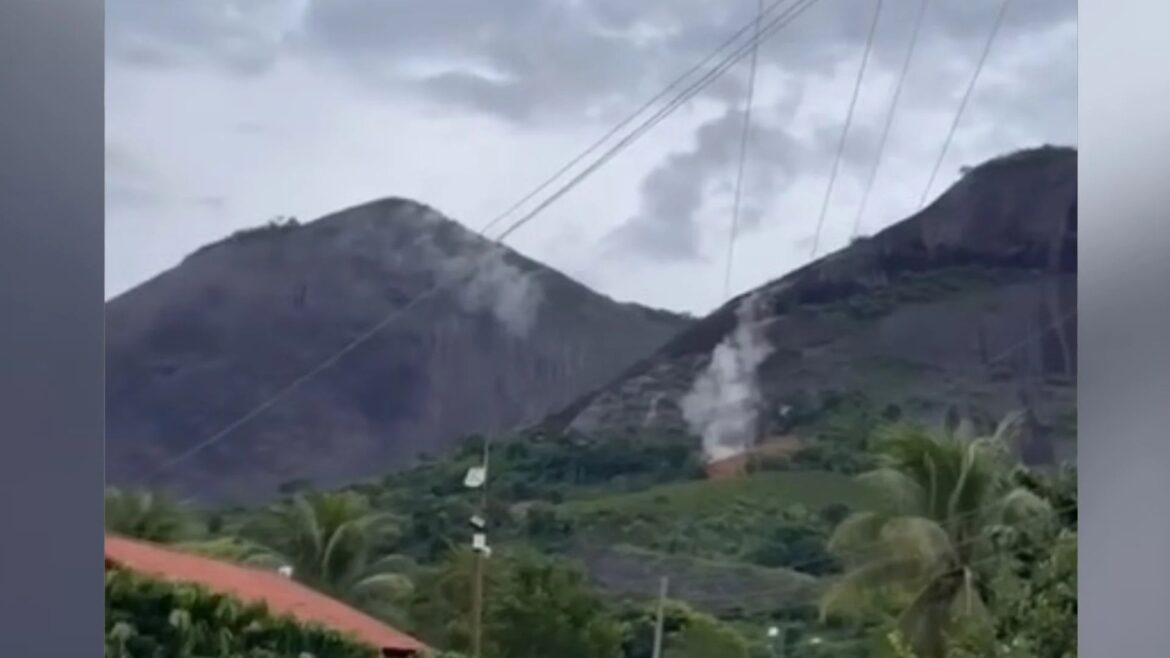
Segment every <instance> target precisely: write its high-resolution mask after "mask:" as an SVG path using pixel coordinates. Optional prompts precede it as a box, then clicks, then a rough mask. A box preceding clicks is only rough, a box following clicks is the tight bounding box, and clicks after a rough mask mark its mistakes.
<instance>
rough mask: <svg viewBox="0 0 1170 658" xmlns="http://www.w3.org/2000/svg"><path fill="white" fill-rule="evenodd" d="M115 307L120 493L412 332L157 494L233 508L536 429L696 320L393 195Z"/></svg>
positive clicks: (111, 465)
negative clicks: (602, 288) (292, 484)
mask: <svg viewBox="0 0 1170 658" xmlns="http://www.w3.org/2000/svg"><path fill="white" fill-rule="evenodd" d="M436 287H437V288H438V292H433V293H432V291H433V289H435V288H436ZM424 296H425V299H422V300H421V301H420V298H423V297H424ZM408 307H409V308H410V312H408V313H407V312H402V311H403V310H404V309H406V308H408ZM106 308H107V337H108V340H107V363H108V388H107V414H108V436H109V439H108V445H107V450H108V456H107V467H108V473H109V475H110V480H111V482H112V483H115V484H118V483H121V484H135V483H139V482H140V481H141V478H142V477H144V474H145V473H148V472H150V471H152V470H153V467H155V466H157V465H158V464H160V463H165V462H166V461H168V460H169V459H170V458H173V457H174V456H175V455H177V454H180V453H182V452H183V451H184V450H186V449H188V448H189V447H190V446H191V445H194V444H195V442H196V441H198V440H202V439H204V438H205V437H207V436H211V435H212V434H213V433H215V432H218V431H220V430H222V429H223V428H224V427H227V426H228V425H229V424H230V423H231V422H233V421H235V420H236V419H238V418H239V417H241V416H243V415H244V414H245V413H247V412H248V411H249V410H251V409H252V408H254V407H255V405H257V404H261V403H262V402H263V401H264V400H266V399H267V398H268V396H271V395H273V394H274V393H276V392H278V391H279V390H280V389H281V388H282V387H284V386H285V385H286V384H287V383H288V382H292V381H295V380H296V379H297V378H298V377H300V376H302V375H303V374H304V373H305V372H308V371H310V370H311V369H313V368H315V367H316V366H317V365H318V364H320V363H322V362H323V361H325V360H326V359H328V358H330V357H331V356H332V355H334V354H335V353H336V352H337V351H338V350H339V349H341V348H342V347H344V346H345V345H347V344H348V343H350V342H351V341H353V340H355V339H357V338H359V337H360V336H362V335H363V334H364V333H366V332H367V331H369V329H370V327H372V326H374V325H375V324H377V323H378V322H380V321H382V320H383V319H384V318H387V317H390V316H394V315H395V314H399V315H400V317H398V318H397V319H396V320H395V321H393V322H391V323H390V325H389V326H387V327H386V328H385V329H384V330H383V331H382V332H381V333H379V334H378V335H377V336H374V337H373V338H371V339H370V340H368V341H366V343H365V344H363V345H361V346H360V347H358V348H356V349H353V350H352V352H351V353H350V354H347V355H346V356H345V358H344V359H342V360H341V361H339V362H338V363H335V364H333V366H332V367H330V368H329V369H328V370H326V371H324V372H322V373H321V374H320V376H318V377H316V378H315V379H314V380H313V381H310V382H307V383H305V384H304V385H303V386H301V387H300V388H299V389H297V390H296V391H294V392H292V393H290V394H289V398H290V399H287V400H284V401H282V402H281V403H280V404H277V405H274V406H273V408H271V409H269V410H267V411H266V412H265V413H264V414H263V415H262V416H259V417H257V418H255V419H253V420H251V421H249V423H248V424H247V425H245V426H242V427H240V428H239V429H237V430H235V431H234V432H233V435H232V436H231V437H228V438H225V439H224V440H223V441H221V442H220V444H219V445H216V446H214V447H211V448H209V449H207V450H206V451H204V452H201V453H200V454H199V455H198V456H195V457H192V458H191V459H190V460H189V463H187V464H184V465H183V468H181V469H176V471H175V472H174V473H172V474H170V475H168V476H167V477H166V478H165V480H164V482H165V483H167V484H169V485H172V486H174V487H175V488H178V489H180V490H182V491H183V492H184V493H186V494H188V495H192V496H194V497H196V498H205V497H210V498H216V499H219V498H224V499H231V500H252V499H256V498H258V497H263V496H265V495H270V494H271V493H272V492H273V491H274V490H275V488H276V487H277V486H278V484H279V483H280V482H281V481H285V480H290V479H310V480H315V481H320V482H323V483H329V482H340V481H344V480H347V479H352V478H355V477H361V476H367V475H370V474H373V473H375V472H378V471H385V470H389V469H392V468H394V467H396V466H399V465H402V464H404V463H409V462H410V461H411V460H413V459H416V458H417V456H418V455H419V454H422V453H428V452H432V453H433V452H436V451H440V450H443V449H444V448H445V446H447V445H449V444H450V442H451V441H454V440H455V439H457V438H458V437H459V436H462V435H465V434H471V433H480V432H498V431H505V430H507V429H508V428H510V427H513V426H516V425H522V424H524V423H526V422H532V421H534V420H537V419H539V418H540V417H541V416H542V415H543V414H545V413H547V412H548V411H550V410H551V409H552V408H555V407H557V406H560V405H562V404H564V403H567V402H568V401H569V400H571V399H572V398H574V397H575V396H576V395H577V394H579V393H580V392H582V391H583V390H585V389H586V388H589V387H593V386H596V385H599V384H600V383H601V382H602V381H604V380H606V379H608V378H609V377H611V376H612V375H613V374H614V373H616V372H617V370H619V369H620V368H621V367H624V366H625V365H628V363H629V362H631V361H632V360H633V359H634V358H637V357H639V356H641V355H642V354H644V353H645V351H647V350H649V349H650V348H652V347H656V346H657V345H658V344H660V343H661V342H662V341H664V340H666V339H667V338H668V337H669V336H670V335H673V333H675V331H676V330H677V329H678V328H680V327H681V326H683V325H684V324H685V323H687V322H688V320H687V319H686V318H684V317H682V316H678V315H675V314H672V313H670V312H668V311H661V310H657V309H651V308H648V307H644V306H641V305H637V304H630V303H620V302H617V301H614V300H612V299H611V298H609V297H606V296H604V295H602V294H600V293H598V292H596V291H593V290H590V289H589V288H587V287H585V286H583V285H581V284H579V283H577V282H575V281H573V280H572V279H571V278H569V277H567V276H565V275H564V274H562V273H560V272H558V271H555V270H553V269H551V268H548V267H545V266H543V265H541V264H540V263H538V262H536V261H534V260H531V259H529V258H527V257H525V256H523V255H521V254H519V253H518V252H515V251H514V250H511V249H508V248H507V247H500V246H497V245H494V244H493V243H491V242H489V241H488V240H486V239H484V238H482V237H480V236H478V235H475V234H473V233H471V232H470V231H468V230H467V229H465V228H463V227H462V226H460V225H459V224H458V223H456V222H454V221H452V220H450V219H448V218H446V217H444V216H442V215H441V214H439V213H438V212H436V211H435V210H434V209H432V208H430V207H428V206H425V205H423V204H419V203H416V202H412V201H409V200H405V199H401V198H396V197H388V198H384V199H379V200H375V201H372V202H367V203H364V204H359V205H355V206H352V207H350V208H347V209H344V210H342V211H338V212H336V213H331V214H329V215H326V216H324V217H322V218H321V219H319V220H316V221H313V222H308V223H305V224H294V223H291V222H290V223H285V224H274V225H269V226H267V227H261V228H259V229H254V230H248V231H243V232H238V233H236V234H234V235H233V236H229V237H228V238H225V239H224V240H220V241H218V242H216V243H212V244H210V245H208V246H206V247H204V248H202V249H199V250H197V251H196V252H194V253H193V254H191V255H190V256H188V257H187V258H186V259H184V260H183V261H182V262H181V263H180V264H179V265H178V266H176V267H175V268H172V269H171V270H168V271H166V272H163V273H161V274H159V275H158V276H156V277H154V278H152V279H151V280H150V281H147V282H145V283H144V284H142V285H140V286H137V287H135V288H133V289H131V290H129V291H127V292H125V293H123V294H121V295H119V296H117V297H115V298H113V299H111V300H110V301H109V302H108V303H107V307H106ZM615 334H616V335H623V337H624V338H626V340H624V341H623V342H621V343H618V342H616V341H612V340H609V339H608V336H610V335H615ZM317 435H320V436H317ZM323 446H325V447H327V446H335V448H334V449H322V448H323ZM341 446H344V449H342V448H341Z"/></svg>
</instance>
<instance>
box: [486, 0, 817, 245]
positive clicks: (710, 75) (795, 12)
mask: <svg viewBox="0 0 1170 658" xmlns="http://www.w3.org/2000/svg"><path fill="white" fill-rule="evenodd" d="M817 2H818V0H797V2H796V3H795V4H794V5H793V6H792V7H790V8H789V9H788V11H786V12H785V13H784V14H782V15H780V16H777V17H775V18H773V19H772V20H770V21H769V22H768V23H766V24H765V26H764V28H763V29H762V30H761V31H760V38H759V39H758V40H763V39H767V38H768V37H769V36H771V35H772V34H775V33H776V32H777V31H779V30H780V29H781V28H783V27H785V26H786V25H788V24H789V23H791V22H792V21H793V20H795V19H796V18H797V17H798V16H800V14H802V13H803V12H804V11H805V10H807V9H808V8H809V7H811V6H812V5H814V4H816V3H817ZM756 41H757V39H753V40H751V41H749V42H748V43H746V44H744V45H742V46H740V47H739V48H737V49H736V50H735V51H734V52H733V53H732V54H731V55H729V56H728V57H726V58H725V59H724V60H722V61H721V62H720V63H719V65H717V66H716V67H715V68H714V69H712V70H710V71H708V72H707V73H706V74H705V75H704V76H703V77H702V78H700V79H699V80H697V81H696V82H694V83H692V84H691V86H690V87H688V88H687V89H686V90H684V91H683V92H682V93H681V94H679V95H678V96H676V97H675V98H674V99H673V100H672V101H671V102H670V103H668V104H667V105H666V106H665V107H663V108H661V109H659V110H658V111H657V112H656V113H655V114H654V115H652V116H651V117H650V118H649V119H647V120H646V121H645V122H643V123H642V125H640V126H638V128H636V129H635V130H634V131H633V132H631V133H630V134H628V135H626V136H625V137H623V138H622V139H621V140H620V141H619V142H618V143H617V144H615V145H614V146H612V147H610V149H609V150H607V151H606V152H605V153H604V154H602V155H601V157H599V158H598V159H597V160H595V161H594V162H593V164H591V165H589V167H587V168H585V169H584V170H583V171H581V172H579V173H578V174H577V175H576V176H574V177H573V178H571V179H570V180H569V182H567V183H565V184H564V185H563V186H561V188H560V189H558V190H557V191H556V192H554V193H553V194H551V195H549V197H547V198H546V199H545V200H544V201H542V202H541V203H540V204H539V205H537V206H536V207H535V208H533V209H532V210H530V211H528V213H526V214H525V215H523V216H522V217H521V218H520V219H518V220H516V221H515V222H513V224H512V225H511V226H510V227H509V228H508V229H507V230H506V231H504V232H503V233H502V234H500V236H499V237H498V238H497V240H502V239H504V238H506V237H507V236H508V235H510V234H511V233H512V232H513V231H515V230H517V229H519V228H520V227H522V226H524V225H525V224H527V223H528V222H529V221H531V220H532V218H534V217H536V216H537V215H538V214H540V213H541V212H543V211H544V210H545V209H546V208H548V207H549V206H551V205H552V204H554V203H556V202H557V201H558V200H560V199H561V198H562V197H563V196H564V195H566V194H568V193H569V192H570V191H572V190H573V188H575V187H576V186H577V185H579V184H580V183H581V181H583V180H585V178H587V177H588V176H589V175H590V174H592V173H593V172H594V171H596V170H597V169H599V168H600V167H602V166H603V165H605V164H606V163H607V162H609V161H610V160H611V159H613V157H614V156H616V155H617V154H619V153H620V152H621V151H623V150H625V149H626V148H627V147H629V145H630V144H632V143H633V142H634V141H636V140H637V139H638V138H640V137H641V136H642V135H644V134H645V133H646V132H648V131H650V130H651V129H653V128H654V127H655V126H657V125H658V124H659V123H661V122H662V120H663V119H665V118H666V117H667V116H669V115H670V114H671V113H673V112H674V111H675V110H677V109H678V108H679V107H681V106H682V105H683V104H685V103H686V102H687V101H689V100H691V99H692V98H694V97H695V96H696V95H698V93H699V92H701V91H702V90H703V89H705V88H706V87H707V85H709V84H711V83H712V82H713V81H714V80H716V79H717V78H719V76H721V75H723V74H724V73H725V72H727V70H728V69H729V68H730V67H731V66H732V65H734V64H735V63H736V62H738V61H739V60H740V59H743V57H744V56H745V55H746V54H747V53H748V52H750V49H751V48H752V47H753V45H754V44H755V42H756Z"/></svg>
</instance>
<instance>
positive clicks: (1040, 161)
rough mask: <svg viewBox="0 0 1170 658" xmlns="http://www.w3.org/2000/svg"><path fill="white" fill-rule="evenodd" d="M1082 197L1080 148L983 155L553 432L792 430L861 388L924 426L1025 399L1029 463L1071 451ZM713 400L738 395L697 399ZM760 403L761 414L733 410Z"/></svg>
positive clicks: (653, 361)
mask: <svg viewBox="0 0 1170 658" xmlns="http://www.w3.org/2000/svg"><path fill="white" fill-rule="evenodd" d="M1076 203H1077V153H1076V151H1075V150H1074V149H1070V148H1059V147H1042V148H1037V149H1029V150H1025V151H1020V152H1017V153H1014V154H1011V155H1008V156H1004V157H1000V158H996V159H993V160H991V161H988V162H986V163H984V164H982V165H980V166H978V167H974V168H972V169H970V170H967V171H966V172H965V173H964V175H963V177H962V178H961V179H960V180H959V181H958V182H957V183H956V184H955V185H954V186H952V187H951V188H950V189H949V190H948V191H947V192H946V193H944V194H943V195H942V196H941V197H939V198H938V199H937V200H936V201H935V202H934V203H933V204H931V205H930V206H928V207H926V208H925V209H923V210H922V211H921V212H919V213H916V214H915V215H913V216H911V217H909V218H907V219H905V220H903V221H901V222H899V223H897V224H895V225H893V226H891V227H889V228H887V229H885V230H883V231H881V232H879V233H877V234H876V235H873V236H870V237H865V238H861V239H859V240H857V241H855V242H854V243H853V244H851V245H850V246H848V247H847V248H844V249H842V250H841V251H839V252H837V253H833V254H830V255H827V256H825V257H824V258H821V259H819V260H817V261H815V262H813V263H811V264H809V265H807V266H805V267H802V268H801V269H799V270H797V271H794V272H792V273H791V274H788V275H787V276H784V277H782V278H780V279H778V280H775V281H772V282H770V283H768V284H766V285H764V286H761V287H760V288H758V289H756V290H754V291H751V292H749V293H747V294H745V295H743V296H741V297H739V298H737V299H735V300H732V301H731V302H729V303H728V304H726V305H725V306H723V307H722V308H720V309H718V310H716V311H715V312H713V313H712V314H710V315H708V316H707V317H705V318H703V319H701V320H699V321H697V322H696V323H694V324H693V325H691V326H690V327H689V328H687V329H686V330H684V331H683V332H681V333H680V334H679V335H677V336H675V337H674V338H673V339H671V340H670V341H669V342H668V343H667V344H666V345H664V346H663V347H662V348H660V349H659V350H657V351H656V352H654V353H653V354H652V355H651V356H649V357H648V358H645V359H642V360H641V361H639V362H638V363H637V364H635V365H633V366H631V367H630V368H629V369H628V370H627V371H626V372H625V373H623V374H622V375H620V376H619V377H617V378H615V379H614V380H613V381H612V382H610V383H608V384H607V385H605V386H603V387H600V388H599V389H597V390H595V391H593V392H591V393H589V394H587V395H584V396H582V397H581V398H580V399H579V400H577V401H576V402H574V403H573V404H571V405H568V406H567V407H566V408H565V409H563V410H561V411H560V412H558V413H556V414H553V415H552V416H550V417H549V418H548V419H546V422H545V423H544V424H543V425H544V427H545V428H546V429H551V430H565V429H572V430H575V431H580V432H583V433H586V434H589V433H597V432H607V433H613V432H644V431H646V430H654V431H674V432H690V433H694V434H703V433H705V432H706V433H709V434H711V435H712V436H716V435H718V436H723V437H724V438H727V437H731V438H732V439H733V440H744V439H746V440H748V441H751V440H755V438H757V437H761V436H775V435H780V434H793V435H796V436H799V435H800V434H801V431H800V427H799V425H800V421H801V419H808V418H813V417H815V416H816V415H817V412H818V410H819V409H820V408H821V407H823V406H824V405H826V404H829V403H830V401H832V400H834V399H840V398H841V397H842V396H844V395H850V394H855V393H860V394H862V395H864V396H866V397H867V398H868V399H870V400H871V401H872V402H873V403H874V404H876V405H880V406H881V408H883V409H885V410H886V411H888V413H889V415H891V416H894V417H897V416H903V417H912V418H918V419H922V420H927V421H930V422H944V421H947V420H948V419H949V420H950V421H952V422H953V421H954V420H955V419H956V418H959V417H968V418H971V419H973V420H976V421H978V422H982V424H984V425H990V424H992V423H993V422H994V421H996V420H998V419H999V418H1000V417H1002V415H1003V414H1005V413H1007V412H1009V411H1013V410H1023V411H1025V412H1026V413H1027V424H1026V428H1025V431H1024V433H1023V435H1022V439H1021V440H1020V442H1019V444H1018V445H1017V446H1016V448H1017V450H1018V451H1019V454H1020V456H1021V457H1023V458H1024V459H1025V460H1026V461H1028V462H1031V463H1040V464H1043V463H1051V462H1053V461H1056V460H1062V459H1069V458H1073V457H1075V436H1076V411H1075V410H1076V372H1077V369H1076V345H1077V343H1076V317H1075V312H1076V278H1077V258H1076V254H1077V206H1076ZM741 318H744V319H745V321H744V322H740V319H741ZM745 332H746V333H745ZM717 346H722V347H720V350H719V352H720V354H721V355H722V356H720V357H719V359H721V360H720V361H719V363H718V366H719V367H716V368H712V367H711V364H712V358H713V357H712V354H713V352H715V351H716V348H717ZM732 348H734V349H732ZM749 352H750V353H749ZM744 359H747V360H748V361H750V363H748V365H747V366H744V363H747V361H744ZM753 374H758V377H752V375H753ZM704 378H705V379H706V380H705V381H703V382H702V385H701V386H700V385H697V384H696V383H697V382H700V380H704ZM747 379H752V380H753V381H746V380H747ZM721 388H722V390H720V389H721ZM720 395H722V396H724V397H726V398H727V399H728V400H730V401H731V404H729V405H726V404H725V405H722V406H720V405H718V404H710V402H711V401H710V400H703V399H702V398H703V397H704V396H706V397H711V396H715V397H718V396H720ZM752 396H754V397H755V399H756V400H757V401H758V404H755V405H751V404H748V405H747V406H749V407H752V406H754V408H756V409H758V414H751V413H749V414H747V415H746V416H744V414H739V415H738V416H737V415H736V413H735V410H734V409H735V405H736V404H739V403H741V402H743V400H745V399H747V398H749V397H752ZM705 403H706V406H704V404H705ZM728 408H730V409H731V410H732V411H731V412H730V414H729V415H728V414H726V413H725V412H721V411H720V410H721V409H728ZM720 413H725V417H719V414H720ZM704 414H706V415H704ZM696 419H697V420H696ZM718 436H716V438H718ZM709 438H710V437H709Z"/></svg>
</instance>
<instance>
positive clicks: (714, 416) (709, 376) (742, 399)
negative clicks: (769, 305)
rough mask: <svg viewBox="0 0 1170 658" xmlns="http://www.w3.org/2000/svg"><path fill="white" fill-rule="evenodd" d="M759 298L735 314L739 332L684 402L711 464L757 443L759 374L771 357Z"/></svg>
mask: <svg viewBox="0 0 1170 658" xmlns="http://www.w3.org/2000/svg"><path fill="white" fill-rule="evenodd" d="M759 300H760V298H759V297H758V296H757V295H752V296H750V297H748V298H746V299H744V300H743V302H741V303H740V305H739V307H738V308H737V309H736V319H737V324H736V327H735V330H734V331H732V332H731V334H729V335H728V336H727V337H726V338H724V339H723V341H722V342H720V343H719V344H718V345H717V346H716V347H715V350H714V351H713V352H712V353H711V362H710V363H709V364H708V365H707V368H706V370H704V371H703V372H702V373H701V374H700V375H699V376H698V378H696V379H695V383H694V385H693V386H692V387H691V390H690V391H689V392H688V393H687V394H686V395H685V396H684V397H683V399H682V412H683V418H685V419H686V421H687V425H688V426H689V427H690V429H691V431H692V432H694V433H696V434H698V435H699V436H701V437H702V438H703V453H704V456H705V457H706V459H707V462H708V463H710V462H715V461H719V460H721V459H727V458H729V457H735V456H736V455H740V454H742V453H743V452H745V451H746V450H748V449H749V448H750V447H751V446H752V444H753V443H754V442H755V440H756V431H757V429H756V421H757V418H758V417H759V412H760V406H761V396H760V387H759V380H758V379H757V377H756V369H757V368H758V367H759V365H760V364H761V363H763V361H764V359H766V358H767V357H768V355H769V354H771V352H772V346H771V345H770V344H769V343H768V341H767V339H766V338H765V336H764V332H763V324H762V322H760V319H759V316H760V313H759V311H760V306H761V304H760V303H759Z"/></svg>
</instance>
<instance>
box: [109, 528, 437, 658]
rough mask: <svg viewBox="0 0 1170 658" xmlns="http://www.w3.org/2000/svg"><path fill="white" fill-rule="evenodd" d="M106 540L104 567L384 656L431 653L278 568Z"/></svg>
mask: <svg viewBox="0 0 1170 658" xmlns="http://www.w3.org/2000/svg"><path fill="white" fill-rule="evenodd" d="M105 543H106V546H105V552H106V564H107V565H110V564H112V565H115V566H117V567H120V568H123V569H128V570H130V571H135V572H137V573H140V574H142V575H145V576H151V577H154V578H158V579H161V580H168V581H172V582H184V583H192V584H196V585H201V586H203V587H205V588H207V589H208V590H211V591H214V592H217V593H220V594H227V595H230V596H234V597H235V598H237V599H239V600H241V601H243V602H245V603H264V604H266V605H267V606H268V609H269V610H270V611H272V612H273V613H275V614H278V615H290V616H292V617H294V618H295V619H298V620H300V621H302V622H305V623H311V624H318V625H320V626H324V627H326V628H329V629H332V630H335V631H338V632H341V633H346V634H349V635H351V636H353V637H355V638H356V639H358V640H359V641H361V642H364V643H366V644H369V645H372V646H374V647H377V648H378V649H380V650H381V651H382V653H383V654H385V655H390V656H412V655H419V654H423V653H426V652H429V651H430V650H429V649H428V647H427V646H426V645H424V644H423V643H421V642H419V641H418V640H416V639H414V638H412V637H410V636H409V635H406V634H405V633H402V632H399V631H397V630H395V629H393V628H390V627H389V626H387V625H386V624H384V623H382V622H381V621H378V620H377V619H374V618H373V617H371V616H369V615H367V614H365V613H362V612H359V611H357V610H355V609H353V608H351V607H349V606H347V605H345V604H344V603H341V602H340V601H337V600H335V599H332V598H330V597H328V596H325V595H324V594H321V593H319V592H317V591H315V590H313V589H310V588H308V587H306V586H304V585H301V584H300V583H298V582H296V581H294V580H292V579H291V578H289V577H287V576H284V575H281V574H280V573H277V572H273V571H265V570H261V569H254V568H250V567H245V566H241V565H237V564H232V563H229V562H223V561H220V560H213V559H211V558H206V557H202V556H199V555H193V554H191V553H185V552H182V551H178V550H175V549H172V548H167V547H164V546H160V545H157V544H152V543H147V542H142V541H137V540H131V539H126V538H124V537H117V536H112V535H106V542H105Z"/></svg>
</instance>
